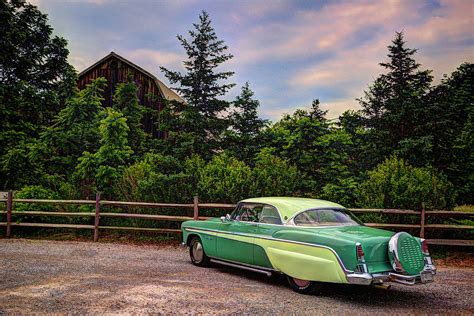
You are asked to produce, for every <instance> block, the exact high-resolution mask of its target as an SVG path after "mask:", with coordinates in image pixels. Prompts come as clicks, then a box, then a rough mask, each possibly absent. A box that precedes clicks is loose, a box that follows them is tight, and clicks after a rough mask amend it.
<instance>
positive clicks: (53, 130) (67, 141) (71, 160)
mask: <svg viewBox="0 0 474 316" xmlns="http://www.w3.org/2000/svg"><path fill="white" fill-rule="evenodd" d="M106 85H107V82H106V80H105V79H104V78H98V79H96V80H94V81H92V83H90V84H88V85H87V86H86V88H85V89H83V90H81V91H80V92H78V93H77V94H76V95H75V96H73V97H72V98H70V99H69V100H68V101H67V103H66V107H65V108H64V109H62V110H61V111H60V112H59V115H58V116H57V118H56V119H55V121H54V123H53V124H52V125H51V126H50V127H48V128H47V129H46V130H45V131H44V132H43V133H42V134H41V136H40V141H39V143H38V144H37V146H36V147H35V152H34V153H33V155H34V156H36V157H41V161H42V162H43V164H44V168H45V169H46V170H47V172H48V173H49V174H65V175H69V174H70V171H72V170H74V167H75V165H76V163H77V159H78V158H79V157H80V156H81V155H82V153H83V152H84V151H89V152H95V151H96V150H97V149H98V148H99V141H98V140H99V139H100V132H99V129H98V126H99V122H100V120H101V118H102V117H103V113H104V112H103V110H104V109H103V107H102V101H103V100H104V99H103V92H104V88H105V87H106Z"/></svg>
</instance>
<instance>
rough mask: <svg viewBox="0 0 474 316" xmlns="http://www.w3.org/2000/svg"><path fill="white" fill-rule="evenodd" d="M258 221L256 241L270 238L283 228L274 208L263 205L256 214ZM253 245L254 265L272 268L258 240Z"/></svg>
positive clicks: (278, 214)
mask: <svg viewBox="0 0 474 316" xmlns="http://www.w3.org/2000/svg"><path fill="white" fill-rule="evenodd" d="M258 219H259V223H258V228H257V234H256V236H255V238H256V239H259V238H261V239H264V238H272V235H273V233H275V232H277V231H279V230H281V229H283V228H284V226H283V225H282V221H281V217H280V213H279V212H278V210H277V209H276V208H275V207H274V206H271V205H266V204H265V205H263V206H262V209H261V212H260V213H259V214H258ZM254 243H255V245H254V252H253V257H254V265H256V266H259V267H264V268H272V265H271V263H270V260H269V259H268V255H267V253H266V251H265V249H264V248H263V247H262V246H260V245H259V242H258V240H256V241H255V242H254Z"/></svg>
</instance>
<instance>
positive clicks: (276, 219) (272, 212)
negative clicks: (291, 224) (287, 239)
mask: <svg viewBox="0 0 474 316" xmlns="http://www.w3.org/2000/svg"><path fill="white" fill-rule="evenodd" d="M259 222H260V223H264V224H275V225H281V224H282V222H281V218H280V214H279V213H278V210H277V209H276V208H275V207H273V206H271V205H264V206H263V208H262V212H261V213H260V214H259Z"/></svg>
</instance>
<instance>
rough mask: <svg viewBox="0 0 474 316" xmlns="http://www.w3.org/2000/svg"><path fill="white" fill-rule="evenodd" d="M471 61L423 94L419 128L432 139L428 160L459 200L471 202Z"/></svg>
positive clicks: (473, 98)
mask: <svg viewBox="0 0 474 316" xmlns="http://www.w3.org/2000/svg"><path fill="white" fill-rule="evenodd" d="M473 79H474V64H472V63H464V64H462V65H460V66H459V67H458V68H457V69H456V70H455V71H454V72H453V73H452V74H451V75H450V76H449V77H446V78H444V79H443V80H442V82H441V83H440V84H439V85H437V86H436V87H434V88H433V89H432V90H431V91H430V93H429V94H428V96H427V104H428V106H427V108H426V112H425V117H426V119H425V121H426V123H425V124H424V125H423V131H424V133H425V135H426V137H430V139H431V140H432V154H431V157H430V159H429V161H428V162H429V163H430V164H431V165H432V166H433V167H435V168H437V169H439V170H441V171H443V172H444V173H445V174H446V175H447V176H448V178H449V180H450V181H451V182H452V183H453V184H454V185H455V188H456V190H457V191H458V195H459V200H460V201H463V202H464V203H474V136H473V135H474V125H473V119H474V96H473V93H472V87H473Z"/></svg>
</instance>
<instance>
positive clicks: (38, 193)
mask: <svg viewBox="0 0 474 316" xmlns="http://www.w3.org/2000/svg"><path fill="white" fill-rule="evenodd" d="M15 198H16V199H41V200H54V199H58V194H57V193H56V192H54V191H52V190H50V189H47V188H44V187H42V186H40V185H30V186H25V187H23V188H22V189H21V190H20V191H18V192H16V193H15ZM54 208H55V207H54V206H53V205H51V204H42V203H41V204H37V203H34V204H33V203H14V209H15V211H22V212H24V211H52V210H54Z"/></svg>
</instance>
